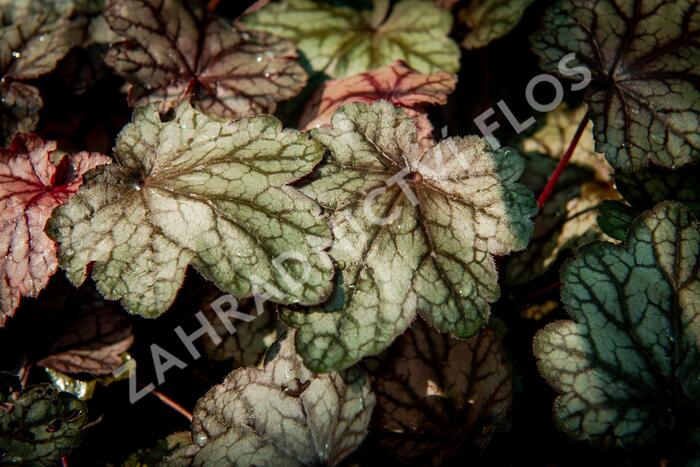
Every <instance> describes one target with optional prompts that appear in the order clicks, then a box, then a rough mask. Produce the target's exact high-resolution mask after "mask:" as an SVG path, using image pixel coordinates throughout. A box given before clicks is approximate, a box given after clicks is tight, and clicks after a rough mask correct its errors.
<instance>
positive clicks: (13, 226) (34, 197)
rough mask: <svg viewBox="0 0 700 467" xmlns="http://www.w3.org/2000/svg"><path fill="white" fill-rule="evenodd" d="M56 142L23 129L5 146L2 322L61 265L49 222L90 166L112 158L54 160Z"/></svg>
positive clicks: (0, 181)
mask: <svg viewBox="0 0 700 467" xmlns="http://www.w3.org/2000/svg"><path fill="white" fill-rule="evenodd" d="M55 152H56V143H55V142H54V141H48V142H44V141H43V140H42V139H41V138H39V137H38V136H35V135H28V134H23V133H19V134H18V135H17V136H15V139H14V140H13V142H12V144H11V145H10V147H9V148H7V149H0V213H2V224H0V252H1V253H2V262H0V326H3V325H4V324H5V321H6V320H7V318H8V317H9V316H12V314H13V313H14V311H15V309H16V308H17V306H18V305H19V300H20V297H21V296H26V297H36V296H37V295H38V294H39V292H40V291H41V290H42V289H43V288H44V287H45V286H46V284H47V283H48V280H49V277H51V275H52V274H53V273H54V272H55V271H56V269H57V267H58V262H57V259H56V245H55V244H54V242H53V241H52V240H51V239H49V237H48V236H47V235H46V234H45V233H44V225H45V224H46V221H47V219H48V218H49V216H50V215H51V212H52V211H53V210H54V208H55V207H56V206H59V205H61V204H63V203H65V202H66V201H67V200H68V199H69V198H70V197H71V196H72V195H73V194H74V193H75V192H76V191H77V190H78V187H79V186H80V184H81V183H82V175H83V174H84V173H85V172H87V171H88V170H90V169H92V168H94V167H96V166H98V165H101V164H106V163H108V162H109V161H110V159H109V158H108V157H107V156H103V155H101V154H99V153H88V152H81V153H78V154H73V155H61V156H60V159H59V161H58V163H57V164H54V163H53V162H52V155H53V156H55V154H54V153H55Z"/></svg>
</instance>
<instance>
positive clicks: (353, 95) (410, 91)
mask: <svg viewBox="0 0 700 467" xmlns="http://www.w3.org/2000/svg"><path fill="white" fill-rule="evenodd" d="M456 85H457V77H456V76H455V75H452V74H450V73H446V72H444V71H440V72H437V73H433V74H432V75H423V74H421V73H418V72H416V71H414V70H412V69H411V68H409V67H408V66H406V64H405V63H403V62H401V61H396V62H394V63H392V64H391V65H387V66H384V67H381V68H377V69H376V70H371V71H368V72H365V73H361V74H359V75H354V76H351V77H349V78H343V79H334V80H330V81H326V82H325V83H323V85H322V86H321V88H320V89H319V90H318V91H317V92H316V94H315V95H314V97H313V98H312V99H311V102H310V103H309V105H308V106H307V107H306V111H305V112H304V115H302V117H301V122H300V126H301V127H303V129H304V130H310V129H312V128H318V127H321V126H326V125H330V123H331V117H332V116H333V113H335V111H336V110H338V108H339V107H341V106H342V105H345V104H350V103H352V102H366V103H368V104H371V103H372V102H374V101H376V100H379V99H385V100H387V101H389V102H391V103H392V104H393V105H395V106H400V107H403V108H405V109H406V113H407V114H408V116H409V117H411V118H412V119H413V121H414V122H415V123H416V127H417V129H418V138H419V140H420V144H421V147H423V148H424V149H428V148H429V147H431V146H432V145H433V144H434V143H433V125H432V124H431V123H430V120H429V119H428V116H427V115H426V113H425V106H426V105H428V104H438V105H442V104H445V103H447V95H448V94H450V93H452V91H454V89H455V86H456Z"/></svg>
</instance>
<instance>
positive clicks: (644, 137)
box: [532, 0, 700, 169]
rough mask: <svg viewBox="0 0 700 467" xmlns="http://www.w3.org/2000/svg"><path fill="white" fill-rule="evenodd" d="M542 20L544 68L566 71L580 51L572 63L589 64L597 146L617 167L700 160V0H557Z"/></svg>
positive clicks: (537, 42)
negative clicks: (563, 64)
mask: <svg viewBox="0 0 700 467" xmlns="http://www.w3.org/2000/svg"><path fill="white" fill-rule="evenodd" d="M543 25H544V27H543V29H542V30H541V31H540V32H538V33H537V34H535V35H534V36H533V38H532V44H533V49H534V51H535V53H536V54H537V55H538V56H539V57H540V64H541V66H542V68H543V69H545V70H547V71H549V72H553V73H559V74H561V72H560V71H559V69H558V64H559V61H560V60H561V59H562V58H563V57H564V56H566V55H568V54H571V53H575V54H576V55H575V59H573V60H570V61H569V62H567V67H568V68H573V67H575V66H580V67H585V68H587V69H589V70H590V73H591V75H592V82H591V83H590V85H589V86H588V87H587V89H586V95H585V97H586V101H587V103H588V106H589V108H590V110H591V113H592V118H593V123H594V134H595V138H596V150H598V151H600V152H603V153H605V155H606V157H607V159H608V161H609V162H610V163H611V164H612V165H613V166H614V167H615V168H623V169H630V168H633V169H638V168H641V167H643V166H645V165H647V163H648V162H649V161H651V162H653V163H656V164H659V165H662V166H665V167H677V166H680V165H684V164H687V163H690V162H692V161H697V160H699V159H700V133H698V131H697V129H698V126H700V87H698V82H699V80H700V60H698V59H697V57H698V54H700V41H699V38H700V7H699V5H698V2H697V1H695V0H679V1H674V2H668V1H665V0H651V1H642V0H604V1H597V2H593V1H590V0H559V1H558V2H557V3H556V4H555V5H554V6H553V7H551V8H550V9H549V10H547V12H546V14H545V16H544V18H543ZM567 73H568V74H569V76H571V73H572V72H571V71H570V70H569V71H567ZM561 75H562V76H565V75H563V74H561ZM575 77H576V78H575V79H577V80H580V79H581V75H580V74H579V73H577V74H576V75H575Z"/></svg>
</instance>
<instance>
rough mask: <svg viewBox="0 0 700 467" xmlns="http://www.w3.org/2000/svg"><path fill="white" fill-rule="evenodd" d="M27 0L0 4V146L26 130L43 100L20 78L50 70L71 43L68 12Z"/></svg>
mask: <svg viewBox="0 0 700 467" xmlns="http://www.w3.org/2000/svg"><path fill="white" fill-rule="evenodd" d="M30 6H32V5H31V4H29V3H28V2H13V1H11V2H4V3H2V4H0V111H1V112H0V146H6V145H7V144H9V143H10V141H11V140H12V137H13V136H14V135H15V133H17V132H30V131H32V130H34V128H35V127H36V124H37V122H38V115H37V112H38V111H39V110H40V109H41V107H42V105H43V102H42V100H41V96H40V95H39V90H38V89H36V88H35V87H34V86H30V85H28V84H23V83H21V82H20V81H24V80H28V79H33V78H37V77H39V76H41V75H43V74H46V73H48V72H50V71H51V70H53V69H54V68H55V66H56V63H58V61H59V60H60V59H61V58H63V56H65V55H66V53H68V50H70V48H71V47H72V46H73V45H74V38H73V36H72V35H71V32H70V22H69V21H68V19H67V15H68V14H69V12H64V13H63V14H55V13H53V12H51V11H46V10H45V9H43V8H30Z"/></svg>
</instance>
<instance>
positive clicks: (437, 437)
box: [375, 320, 513, 465]
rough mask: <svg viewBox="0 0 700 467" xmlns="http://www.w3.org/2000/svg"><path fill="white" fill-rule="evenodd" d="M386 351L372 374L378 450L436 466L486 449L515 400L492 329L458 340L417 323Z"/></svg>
mask: <svg viewBox="0 0 700 467" xmlns="http://www.w3.org/2000/svg"><path fill="white" fill-rule="evenodd" d="M388 353H389V356H388V357H387V359H386V363H385V367H383V368H380V369H379V370H378V371H377V374H376V375H375V388H376V392H377V408H376V414H375V423H376V424H377V428H378V430H379V432H380V434H379V436H380V440H381V441H380V447H381V448H383V449H384V450H386V452H389V453H391V455H392V456H395V457H397V458H398V459H400V460H401V461H402V462H405V463H410V464H412V465H426V464H433V465H442V464H444V463H445V462H446V461H447V460H449V459H450V458H451V457H453V456H454V454H456V453H457V452H459V451H460V449H463V448H464V447H465V446H469V445H473V446H474V447H479V448H483V447H485V446H486V445H487V444H488V442H489V440H490V438H491V436H492V435H493V433H494V431H495V430H496V429H497V428H498V427H499V425H502V424H503V422H504V420H505V419H506V417H507V415H508V412H509V411H510V406H511V401H512V398H513V381H512V376H511V373H510V369H509V368H508V366H507V364H506V359H505V354H504V350H503V348H502V347H501V342H500V338H499V337H498V335H497V334H496V333H495V332H494V331H493V330H492V329H490V328H485V329H482V330H481V331H480V332H479V333H478V334H477V335H476V336H474V337H472V338H470V339H469V340H466V341H462V340H457V339H455V338H453V337H450V336H447V335H445V334H439V333H438V332H436V331H435V330H434V329H431V328H430V326H429V325H427V324H426V323H425V322H424V321H423V320H416V321H415V322H414V324H413V325H412V326H411V328H410V329H409V330H408V331H407V332H406V333H405V334H404V335H402V336H401V337H399V338H398V339H397V340H396V342H395V343H394V345H393V346H392V347H391V348H390V349H389V351H388Z"/></svg>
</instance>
